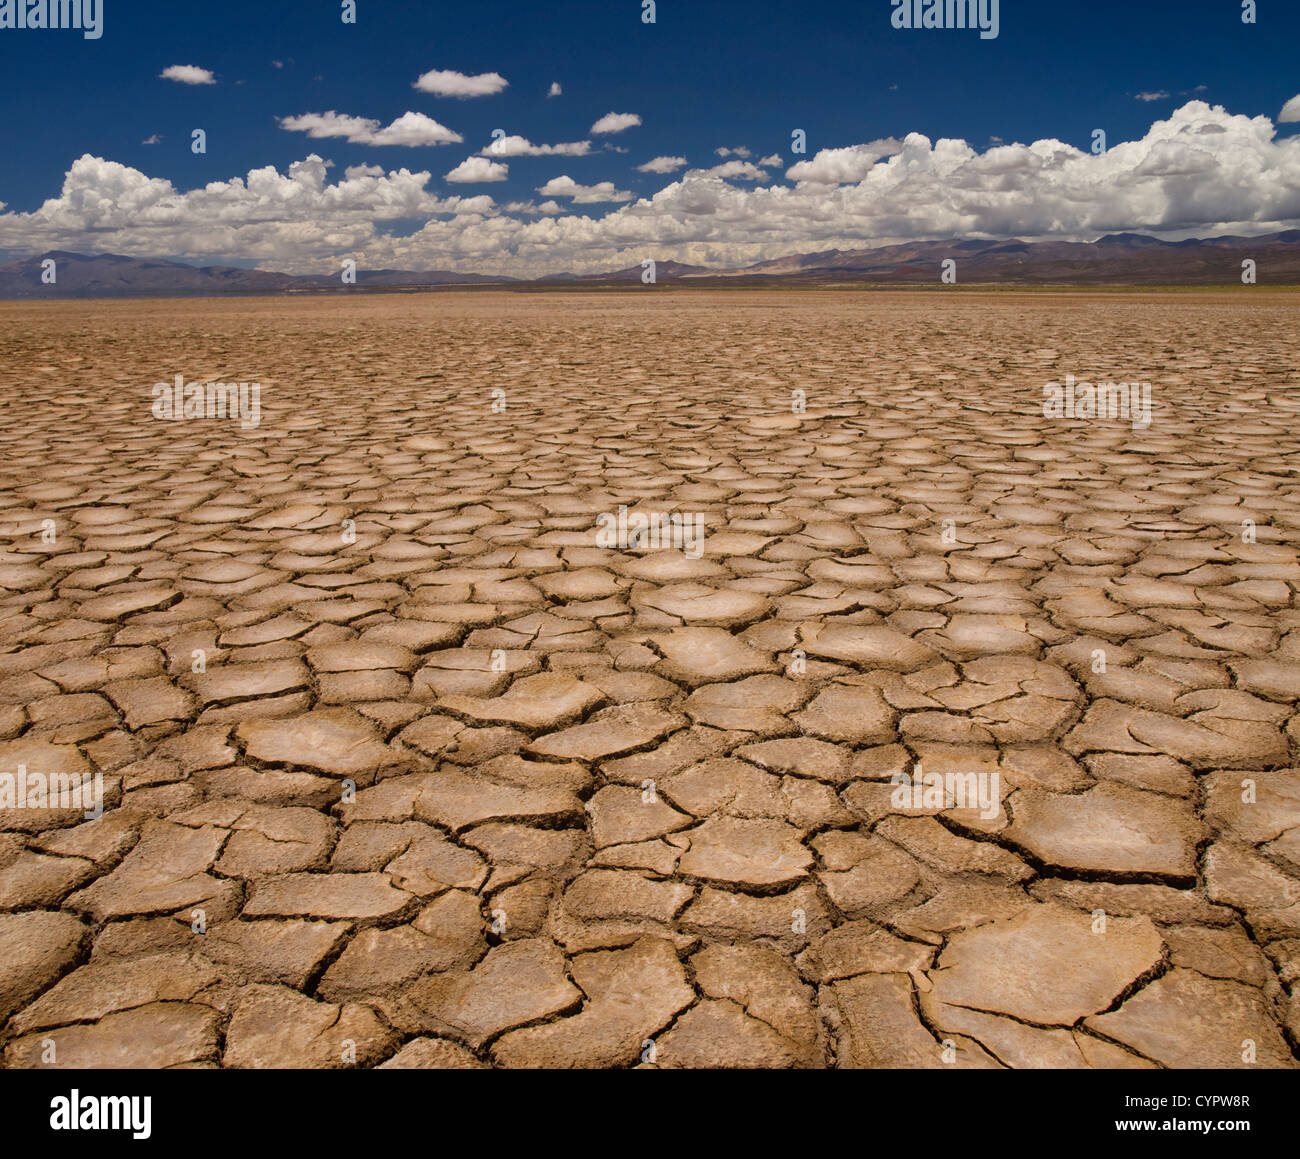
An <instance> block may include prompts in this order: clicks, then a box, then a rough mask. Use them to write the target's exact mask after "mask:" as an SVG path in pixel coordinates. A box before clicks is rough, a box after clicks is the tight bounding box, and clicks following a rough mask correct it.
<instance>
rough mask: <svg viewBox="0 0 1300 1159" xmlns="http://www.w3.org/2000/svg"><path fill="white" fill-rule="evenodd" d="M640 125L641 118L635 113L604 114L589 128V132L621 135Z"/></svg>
mask: <svg viewBox="0 0 1300 1159" xmlns="http://www.w3.org/2000/svg"><path fill="white" fill-rule="evenodd" d="M640 123H641V118H640V117H638V116H637V115H636V113H606V114H605V115H604V116H603V117H601V118H600V120H599V121H597V122H596V123H595V124H594V125H592V126H591V131H592V133H593V134H599V133H622V132H623V131H624V130H626V129H631V128H635V127H636V126H637V125H639V124H640Z"/></svg>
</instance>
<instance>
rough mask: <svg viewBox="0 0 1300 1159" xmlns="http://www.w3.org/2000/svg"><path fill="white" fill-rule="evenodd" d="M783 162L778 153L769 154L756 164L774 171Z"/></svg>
mask: <svg viewBox="0 0 1300 1159" xmlns="http://www.w3.org/2000/svg"><path fill="white" fill-rule="evenodd" d="M784 160H785V158H783V157H782V156H781V154H780V153H769V154H768V155H767V156H766V157H763V158H761V159H760V160H759V162H758V164H760V165H761V166H763V168H764V169H775V168H776V167H777V166H778V165H780V164H781V163H782V162H783V161H784Z"/></svg>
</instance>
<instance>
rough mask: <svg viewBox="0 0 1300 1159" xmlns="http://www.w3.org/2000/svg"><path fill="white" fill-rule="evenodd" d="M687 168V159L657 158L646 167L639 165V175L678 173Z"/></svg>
mask: <svg viewBox="0 0 1300 1159" xmlns="http://www.w3.org/2000/svg"><path fill="white" fill-rule="evenodd" d="M685 167H686V158H685V157H655V158H654V159H653V160H651V161H647V162H646V163H645V164H644V165H638V166H637V167H636V171H637V172H638V173H676V172H677V170H678V169H684V168H685Z"/></svg>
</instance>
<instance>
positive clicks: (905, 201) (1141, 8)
mask: <svg viewBox="0 0 1300 1159" xmlns="http://www.w3.org/2000/svg"><path fill="white" fill-rule="evenodd" d="M4 2H5V0H0V5H2V4H3V3H4ZM24 2H25V3H31V2H33V0H24ZM102 2H103V9H104V11H103V35H102V36H101V37H100V38H99V39H97V40H88V39H85V38H83V37H82V35H81V34H80V33H79V32H76V31H71V30H68V31H52V30H34V29H6V28H0V64H3V68H4V73H5V84H4V85H3V86H2V87H0V103H3V104H4V105H5V106H7V107H6V108H5V110H4V115H3V116H0V156H3V157H4V158H5V165H4V167H3V169H2V170H0V202H4V203H6V206H5V209H4V211H3V212H2V213H0V249H3V250H4V251H5V252H9V253H18V252H34V251H39V250H44V249H47V248H75V249H81V250H86V249H90V250H96V251H98V250H104V251H111V252H126V253H132V254H136V255H137V256H146V255H148V256H177V257H182V258H185V259H189V260H232V259H243V260H246V261H248V262H251V263H255V264H259V265H262V266H264V267H266V268H277V269H294V270H297V271H300V272H307V271H313V270H314V271H319V270H322V269H326V268H329V266H330V264H331V263H332V262H335V261H337V260H339V259H340V258H342V257H347V256H353V257H356V258H358V259H360V261H361V262H362V264H363V265H393V264H399V265H405V266H408V267H411V268H444V267H445V268H464V269H483V270H486V271H489V272H491V271H493V270H500V271H502V272H542V271H543V270H546V269H550V270H558V269H562V268H571V269H593V268H610V267H611V265H618V264H623V265H626V264H631V259H632V258H634V257H638V258H639V255H640V254H641V253H642V252H645V253H646V254H647V255H649V256H658V257H677V258H679V259H680V260H711V261H713V262H717V263H719V264H740V263H742V262H744V261H747V260H759V259H760V258H768V257H775V256H780V255H781V254H783V253H789V252H795V251H798V250H809V249H822V248H830V245H831V244H841V245H857V246H865V245H870V244H879V243H881V242H887V241H896V240H903V239H905V238H907V237H912V236H916V237H921V236H926V237H943V236H953V235H961V236H990V235H998V234H1008V235H1011V234H1014V235H1020V236H1089V235H1094V236H1095V235H1096V234H1097V233H1099V232H1106V231H1108V230H1110V229H1113V228H1135V229H1148V230H1152V231H1155V230H1159V231H1162V232H1164V233H1166V234H1167V235H1169V236H1187V235H1188V234H1197V233H1208V232H1222V231H1223V229H1226V228H1231V229H1234V230H1237V231H1241V232H1247V231H1249V232H1265V231H1267V230H1269V229H1272V228H1285V227H1286V226H1287V225H1289V224H1295V223H1296V221H1297V219H1300V201H1298V200H1297V199H1298V198H1300V188H1298V187H1300V154H1298V153H1297V149H1300V142H1297V141H1296V139H1295V138H1296V124H1295V123H1291V122H1287V123H1280V124H1279V123H1277V122H1278V120H1279V114H1280V112H1281V110H1282V108H1283V106H1284V105H1285V104H1286V103H1287V102H1288V101H1289V100H1291V98H1293V97H1295V96H1296V95H1297V94H1298V93H1300V69H1298V68H1297V67H1296V63H1295V59H1296V45H1297V44H1300V4H1297V3H1295V2H1294V0H1261V2H1260V4H1259V12H1258V17H1257V23H1255V24H1253V25H1251V24H1245V23H1243V22H1242V19H1241V6H1240V3H1239V2H1238V0H1194V2H1190V3H1176V2H1172V0H1167V2H1163V3H1159V2H1153V3H1146V2H1136V0H1135V2H1132V3H1120V2H1112V0H1081V2H1079V3H1070V2H1068V0H1051V2H1050V3H1049V2H1046V0H1042V2H1029V0H1001V3H1000V4H999V13H998V16H999V28H998V36H997V38H996V39H982V38H981V37H980V36H979V33H978V32H977V31H973V30H947V29H944V30H939V29H926V30H899V29H896V28H894V27H892V24H891V14H892V12H893V8H892V7H891V3H890V0H856V2H852V3H849V2H843V0H822V2H818V0H804V2H788V3H775V2H768V3H763V2H748V3H747V2H741V0H690V2H688V0H662V2H660V3H658V4H657V9H656V22H655V23H654V24H646V23H644V22H643V20H642V3H641V0H599V2H597V0H552V2H545V3H543V2H538V3H529V2H527V0H513V2H508V3H507V2H500V0H476V2H475V3H474V4H471V5H460V6H452V5H443V4H432V3H421V2H417V0H357V5H356V9H357V22H356V23H355V24H345V23H344V22H343V21H342V19H341V4H340V3H338V2H337V0H277V3H275V4H274V5H270V4H268V3H266V0H260V2H259V0H231V2H227V3H221V4H202V3H186V4H181V3H164V2H161V0H102ZM173 66H194V67H196V68H198V69H202V70H206V72H208V73H210V74H211V77H212V79H213V81H214V82H215V83H198V84H194V83H183V82H182V81H179V80H172V79H164V78H163V77H162V76H161V75H160V74H162V73H163V72H164V70H166V69H168V68H171V67H173ZM434 71H437V72H450V73H458V74H461V75H462V76H464V77H470V78H473V77H482V76H485V75H486V76H491V75H492V74H496V75H497V76H499V77H500V78H502V80H503V81H504V82H505V85H504V87H501V86H499V85H498V86H496V87H498V88H499V91H496V92H494V93H490V94H489V95H481V96H473V97H469V98H458V97H455V96H450V95H438V94H437V93H436V92H429V91H421V90H420V89H417V88H416V87H415V83H416V81H417V79H418V78H420V77H422V76H424V75H425V74H428V73H430V72H434ZM195 75H196V76H201V74H195ZM190 79H194V78H193V77H191V78H190ZM451 83H452V86H453V87H454V86H455V83H456V82H455V81H454V78H453V79H452V82H451ZM553 84H556V85H558V86H559V88H560V90H561V91H560V93H559V95H555V96H548V92H549V91H550V89H551V86H552V85H553ZM480 87H483V82H480ZM486 87H488V88H491V87H493V84H492V83H488V84H486ZM1143 98H1146V99H1143ZM1189 102H1202V103H1203V105H1201V104H1191V105H1190V106H1189ZM1189 107H1190V108H1191V109H1192V111H1191V112H1188V111H1187V110H1188V108H1189ZM1202 107H1203V108H1204V109H1205V110H1206V111H1205V112H1201V111H1200V109H1201V108H1202ZM1216 109H1217V110H1218V111H1217V112H1216V111H1215V110H1216ZM1179 110H1182V112H1181V114H1179ZM328 113H334V114H338V115H339V117H342V118H360V119H362V120H364V121H371V122H375V124H373V125H370V126H369V127H368V129H367V128H365V127H364V126H363V127H362V128H360V129H359V130H357V129H356V127H357V126H358V125H361V122H360V121H347V122H342V123H341V124H340V121H339V118H338V117H336V118H334V120H333V124H334V126H335V128H336V129H338V130H339V131H341V127H343V126H347V125H351V126H353V128H354V130H355V131H354V133H353V136H354V137H355V138H356V139H354V140H351V141H350V140H348V139H346V138H345V137H343V136H318V137H312V136H309V134H308V133H307V132H304V131H292V130H291V128H288V127H286V126H285V123H284V122H285V119H286V118H298V117H312V116H313V115H315V119H313V120H308V121H302V122H294V121H290V122H289V124H290V125H293V124H300V125H303V126H306V125H316V126H317V127H318V128H320V127H324V128H328V127H329V124H330V122H328V121H325V120H321V119H320V118H321V117H322V116H323V115H324V114H328ZM609 113H619V114H632V115H634V116H635V118H637V119H639V122H640V123H639V124H633V125H631V127H628V128H622V129H621V130H620V131H616V132H609V133H593V131H592V130H593V127H594V126H595V125H596V124H597V122H598V121H599V120H600V119H601V118H602V117H604V116H605V115H606V114H609ZM407 114H416V115H417V116H416V117H415V119H414V120H413V121H408V122H403V123H404V124H407V125H408V129H409V128H411V127H412V126H413V128H414V131H415V137H416V139H417V140H421V141H424V140H427V139H431V137H432V136H433V135H436V134H437V133H438V132H441V131H442V130H445V131H446V132H445V136H448V137H450V136H453V135H458V136H460V137H461V138H463V140H462V141H460V142H455V141H452V142H451V143H446V144H438V145H433V144H425V143H420V144H417V145H415V146H414V147H409V146H405V145H390V144H379V143H373V142H374V139H375V138H376V135H377V134H378V135H379V136H378V139H379V140H380V141H382V140H384V139H385V138H384V136H383V135H382V134H383V129H384V128H385V127H386V126H389V125H391V124H392V123H393V122H394V121H397V120H398V119H399V118H403V117H404V116H406V115H407ZM1178 115H1181V116H1182V117H1183V120H1182V121H1181V122H1179V123H1177V124H1174V125H1173V127H1171V128H1170V129H1168V130H1167V131H1163V132H1156V133H1155V134H1154V135H1153V134H1152V127H1153V125H1154V124H1157V123H1161V122H1166V123H1167V122H1169V119H1170V118H1171V117H1176V116H1178ZM424 118H428V119H431V122H436V126H441V130H438V129H437V128H436V126H435V128H434V129H430V128H429V124H430V121H426V120H425V119H424ZM1258 118H1267V119H1268V120H1269V121H1270V122H1272V123H1273V125H1274V126H1275V128H1276V136H1275V137H1274V138H1273V139H1272V141H1271V142H1268V141H1265V142H1262V143H1261V141H1260V140H1259V128H1258V121H1257V119H1258ZM196 128H201V129H203V130H204V132H205V133H206V135H207V151H206V153H203V154H195V153H194V152H193V151H192V149H191V134H192V131H193V130H194V129H196ZM1098 128H1101V129H1104V130H1105V132H1106V134H1107V139H1108V143H1109V145H1110V146H1111V150H1112V151H1111V153H1110V154H1109V155H1108V156H1105V157H1099V156H1095V155H1093V154H1092V153H1091V147H1092V140H1093V136H1092V135H1093V131H1094V130H1095V129H1098ZM495 129H499V130H503V131H504V132H505V133H506V134H508V135H509V136H511V137H519V138H524V139H526V141H527V142H529V143H530V144H531V145H533V146H541V145H557V144H561V143H566V144H569V145H571V146H574V147H575V148H574V151H576V150H577V148H579V147H580V143H582V142H589V143H590V144H589V146H588V151H587V153H586V155H546V156H517V155H509V156H502V157H500V158H496V159H494V158H493V157H492V156H491V155H489V156H488V157H487V158H485V159H480V160H478V161H475V162H474V163H473V164H472V165H471V166H470V167H468V168H467V169H464V170H462V171H461V172H462V173H463V174H464V175H465V176H467V177H470V178H484V177H504V179H502V180H482V179H476V180H467V181H455V180H452V181H448V180H447V179H446V175H447V174H448V173H451V172H454V171H456V170H457V167H458V166H461V165H462V163H464V162H465V161H466V160H467V159H468V158H470V157H472V156H473V155H475V154H478V153H479V152H480V151H481V150H482V149H484V148H485V147H486V146H488V145H489V144H490V143H491V141H492V133H493V130H495ZM795 129H803V130H804V131H805V132H806V134H807V153H806V154H804V155H798V154H794V153H792V151H791V134H792V131H793V130H795ZM917 134H919V135H922V136H923V137H924V138H928V142H927V146H928V148H927V149H922V148H921V147H920V145H919V143H918V140H917V138H915V137H911V138H909V135H917ZM393 135H394V134H391V133H390V134H389V139H391V137H392V136H393ZM396 135H397V136H398V137H401V138H403V139H405V138H406V137H409V136H410V134H409V132H408V133H406V134H403V133H400V132H399V133H397V134H396ZM944 140H951V141H954V142H958V141H960V142H964V143H965V148H966V149H967V150H968V152H967V153H966V154H964V155H961V156H958V155H957V154H956V153H954V152H953V151H952V150H948V151H947V152H945V151H944V150H943V149H940V148H939V145H940V142H942V141H944ZM146 141H151V142H153V143H151V144H145V143H144V142H146ZM1051 141H1056V142H1061V143H1063V144H1064V145H1066V146H1070V147H1073V148H1074V149H1075V150H1079V151H1081V152H1082V154H1083V155H1082V156H1079V157H1073V158H1070V157H1067V156H1066V155H1065V154H1062V153H1059V151H1058V152H1054V150H1052V149H1050V148H1046V147H1040V148H1038V151H1037V153H1036V154H1034V155H1029V154H1020V155H1018V156H1017V155H1013V154H1005V155H1004V154H995V156H994V160H992V161H989V160H985V161H983V162H979V161H978V160H972V157H971V156H970V153H974V154H976V155H978V156H981V157H987V155H988V151H989V150H990V148H994V149H996V148H997V147H998V146H1005V145H1010V144H1013V143H1020V144H1023V145H1026V146H1029V145H1032V144H1033V143H1034V142H1051ZM909 142H910V144H909ZM1123 142H1142V143H1143V150H1144V151H1143V152H1142V153H1140V154H1139V153H1137V152H1134V151H1132V150H1130V151H1129V152H1130V154H1131V155H1127V156H1126V155H1124V152H1123V150H1116V149H1115V146H1116V145H1118V144H1120V143H1123ZM872 143H876V144H874V146H873V145H872ZM905 144H906V145H907V148H904V145H905ZM869 146H870V147H871V148H868V147H869ZM1184 146H1187V148H1184ZM1293 146H1294V147H1293ZM719 148H726V149H735V148H740V149H742V150H745V151H746V152H745V153H741V154H729V155H728V156H726V157H720V156H719V155H718V154H717V152H716V150H718V149H719ZM854 149H856V150H857V152H856V153H851V154H847V155H838V154H836V153H834V152H832V151H836V150H854ZM873 150H874V153H875V154H878V155H868V154H869V153H871V152H872V151H873ZM819 154H820V155H821V156H822V157H823V158H824V160H823V161H821V162H818V160H817V159H818V157H819ZM313 155H314V156H315V157H317V158H319V159H320V162H319V167H318V164H317V163H316V162H311V161H308V159H309V158H311V157H312V156H313ZM661 157H669V158H683V159H685V164H683V165H680V166H677V167H676V168H673V169H672V170H671V171H669V170H668V168H667V167H668V163H667V162H664V163H663V164H662V166H661V168H662V169H663V170H664V171H661V172H642V171H638V166H641V165H644V164H645V163H647V162H650V161H652V160H653V159H654V158H661ZM1188 157H1190V158H1191V160H1190V161H1189V160H1188ZM1207 158H1208V161H1207ZM87 159H89V160H87ZM493 160H495V161H496V164H495V166H490V165H488V162H489V161H493ZM304 161H307V162H308V163H307V167H306V168H305V169H304V168H300V169H299V170H298V172H297V176H296V177H293V178H291V177H290V172H291V171H290V166H293V165H295V164H299V163H302V162H304ZM727 161H731V162H733V166H732V171H731V172H727V171H721V172H720V171H718V170H717V168H716V167H717V166H720V165H723V164H725V163H726V162H727ZM740 162H746V163H747V164H748V166H749V168H748V169H747V170H746V169H744V166H743V165H740V164H738V163H740ZM760 162H765V163H764V164H759V163H760ZM840 162H844V164H840ZM800 163H803V164H804V166H805V168H803V169H802V170H797V171H795V172H794V173H792V172H791V169H792V167H794V166H797V165H799V164H800ZM502 165H504V170H503V169H502V168H501V166H502ZM809 165H812V166H813V168H808V166H809ZM267 167H271V168H273V169H274V171H275V173H276V174H277V175H278V179H277V180H278V185H277V184H276V183H274V182H271V181H270V180H269V178H267V179H265V180H259V181H257V182H255V181H253V180H252V179H250V177H249V175H250V173H252V172H254V171H262V170H266V169H267ZM873 168H874V169H878V170H879V172H875V173H873V172H871V171H870V170H871V169H873ZM349 170H351V171H352V173H353V176H352V177H350V178H349V177H347V176H346V174H347V173H348V172H349ZM379 170H382V174H380V172H379ZM403 170H406V171H407V173H408V177H407V178H399V179H396V180H395V179H392V178H391V177H390V176H389V175H391V174H400V173H401V171H403ZM710 171H712V172H710ZM1234 173H1235V174H1236V176H1235V177H1234V176H1233V175H1234ZM424 174H427V177H425V178H424V179H423V180H420V177H421V176H422V175H424ZM563 178H568V179H569V181H568V182H567V183H565V182H563V181H559V182H558V184H551V185H548V182H557V179H563ZM236 180H237V181H238V182H239V183H240V184H239V185H238V186H237V187H230V186H229V183H231V182H234V181H236ZM1243 180H1244V181H1246V182H1247V183H1252V182H1253V183H1256V184H1257V185H1258V192H1259V193H1260V196H1259V197H1258V199H1256V200H1254V201H1252V200H1251V198H1250V197H1249V196H1244V195H1243V190H1242V188H1241V183H1242V181H1243ZM340 182H348V183H349V184H347V185H346V186H345V187H344V188H342V189H341V190H339V189H336V190H335V192H333V193H331V192H330V189H331V187H335V186H338V184H339V183H340ZM65 183H67V184H66V186H65ZM209 183H218V184H219V185H221V186H222V188H221V190H219V191H218V192H216V193H213V194H210V195H208V196H206V197H198V198H195V197H190V198H186V196H185V195H186V194H188V193H191V192H192V191H195V190H202V189H203V188H204V187H205V186H207V185H209ZM605 183H608V184H605ZM255 184H259V185H261V186H264V188H262V190H261V193H260V195H259V194H258V193H257V192H256V191H254V190H253V186H254V185H255ZM1008 186H1014V187H1016V188H1018V189H1019V190H1020V192H1019V201H1018V202H1016V201H1015V199H1014V198H1013V199H1012V201H1013V202H1015V203H1014V204H1006V202H1007V198H1006V197H1005V196H1004V195H1005V194H1006V192H1007V187H1008ZM1080 187H1083V188H1085V189H1086V192H1085V193H1084V194H1082V195H1080V194H1078V192H1077V191H1078V190H1079V189H1080ZM1115 187H1118V188H1120V189H1126V188H1127V189H1129V190H1130V193H1131V196H1121V197H1119V198H1118V199H1116V198H1115V196H1114V193H1113V189H1114V188H1115ZM299 188H301V190H302V192H301V193H300V192H299ZM539 189H542V190H549V192H539ZM1071 189H1073V190H1075V191H1076V192H1075V194H1071V193H1070V190H1071ZM61 190H62V191H63V196H62V198H60V191H61ZM574 190H577V191H578V192H577V193H576V194H575V193H574V192H573V191H574ZM1246 193H1249V190H1247V191H1246ZM1080 196H1082V197H1083V198H1084V199H1085V200H1086V201H1087V202H1088V204H1087V206H1086V207H1084V208H1082V209H1081V208H1080V207H1079V205H1078V204H1076V203H1077V202H1078V200H1079V197H1080ZM51 198H58V199H59V201H58V203H57V204H56V205H55V206H53V207H50V206H46V207H45V208H44V209H42V206H43V205H45V203H46V202H47V199H51ZM1054 199H1056V201H1054ZM1057 201H1059V204H1057V203H1056V202H1057ZM1219 227H1223V228H1219ZM651 251H653V253H652V252H651Z"/></svg>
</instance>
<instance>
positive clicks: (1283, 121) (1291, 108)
mask: <svg viewBox="0 0 1300 1159" xmlns="http://www.w3.org/2000/svg"><path fill="white" fill-rule="evenodd" d="M1277 121H1278V124H1279V125H1290V124H1294V123H1295V122H1296V121H1300V96H1294V97H1292V98H1291V99H1290V100H1289V101H1287V103H1286V104H1284V105H1283V106H1282V111H1281V112H1280V113H1278V115H1277Z"/></svg>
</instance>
